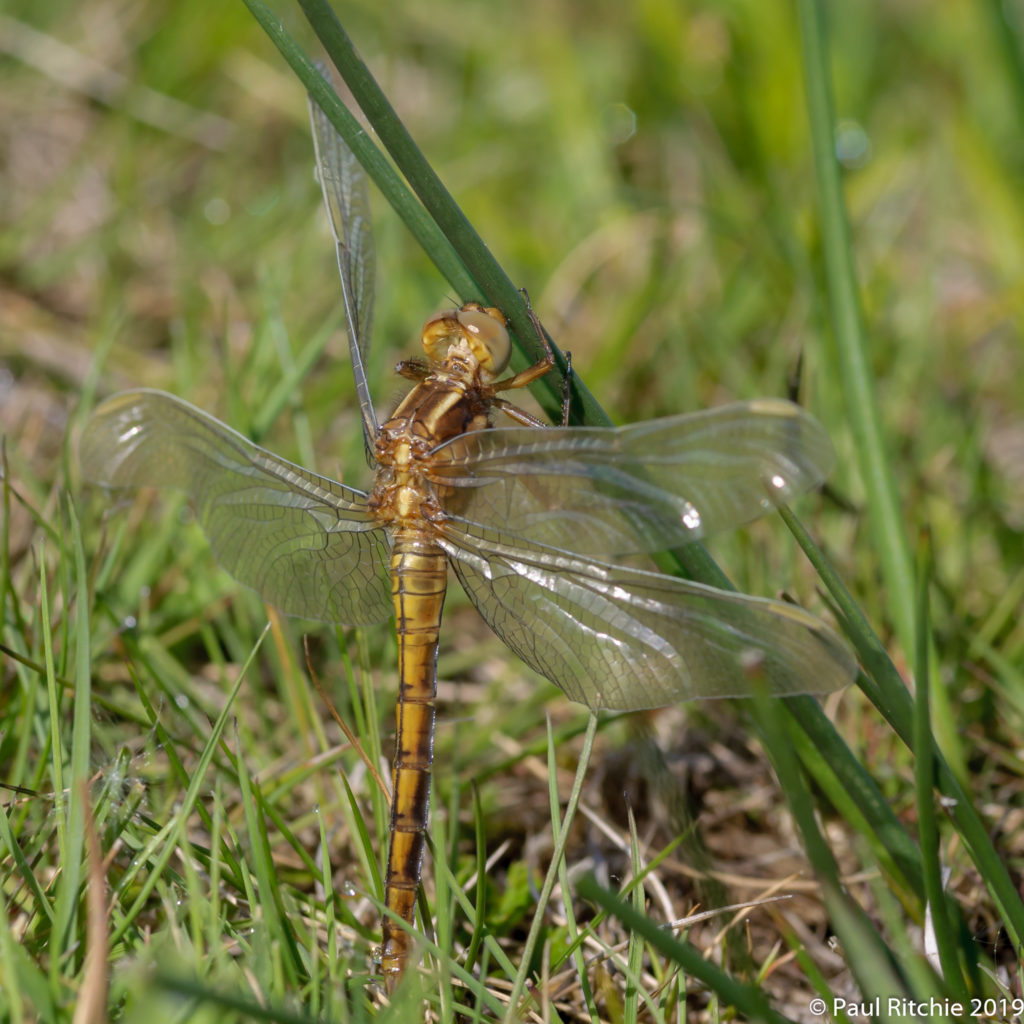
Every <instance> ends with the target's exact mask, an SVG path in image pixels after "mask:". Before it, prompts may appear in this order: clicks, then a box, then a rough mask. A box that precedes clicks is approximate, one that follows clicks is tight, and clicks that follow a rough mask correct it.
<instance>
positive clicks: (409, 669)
mask: <svg viewBox="0 0 1024 1024" xmlns="http://www.w3.org/2000/svg"><path fill="white" fill-rule="evenodd" d="M447 581H448V565H447V561H446V559H445V555H444V552H443V551H442V550H441V549H440V548H439V547H438V546H437V545H436V544H434V543H433V542H432V541H429V540H424V539H422V534H421V532H420V531H418V530H415V529H412V528H399V529H398V530H396V532H395V535H394V538H393V547H392V554H391V593H392V600H393V602H394V608H395V625H396V627H397V633H398V672H399V677H398V678H399V683H398V685H399V690H398V706H397V712H396V717H397V721H398V729H397V736H396V738H395V765H394V791H393V796H392V801H391V848H390V850H389V851H388V869H387V876H386V880H385V889H384V901H385V904H386V905H387V907H388V909H389V910H391V911H393V912H394V913H395V914H397V915H398V916H399V917H401V918H402V920H404V921H407V922H409V923H412V919H413V907H414V904H415V901H416V888H417V885H418V884H419V877H420V863H421V861H422V859H423V847H424V843H425V830H426V826H427V813H428V807H429V799H430V764H431V761H432V759H433V746H434V697H435V695H436V693H437V638H438V632H439V630H440V627H441V609H442V607H443V605H444V593H445V588H446V586H447ZM409 944H410V943H409V936H408V935H407V934H406V933H405V932H404V931H402V929H401V928H400V927H399V926H398V925H397V924H396V923H395V922H394V921H393V920H391V919H390V918H388V917H385V919H384V941H383V943H382V945H381V969H382V971H383V973H384V977H385V981H386V983H387V985H388V987H389V989H390V988H391V987H392V985H393V984H394V983H396V982H397V980H398V977H399V975H400V974H401V972H402V970H403V968H404V966H405V961H406V959H407V957H408V954H409Z"/></svg>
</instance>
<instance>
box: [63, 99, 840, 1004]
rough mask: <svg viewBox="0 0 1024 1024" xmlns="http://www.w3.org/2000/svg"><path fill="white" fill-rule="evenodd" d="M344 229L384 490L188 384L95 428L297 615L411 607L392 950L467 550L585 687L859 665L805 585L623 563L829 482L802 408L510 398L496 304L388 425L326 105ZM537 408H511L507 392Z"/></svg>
mask: <svg viewBox="0 0 1024 1024" xmlns="http://www.w3.org/2000/svg"><path fill="white" fill-rule="evenodd" d="M311 110H312V120H313V137H314V141H315V145H316V153H317V164H318V169H319V176H320V181H321V184H322V187H323V193H324V199H325V202H326V207H327V211H328V214H329V219H330V222H331V225H332V230H333V232H334V234H335V238H336V241H337V252H338V262H339V266H340V270H341V280H342V286H343V298H344V304H345V312H346V316H347V321H348V333H349V341H350V349H351V356H352V364H353V370H354V374H355V382H356V390H357V394H358V399H359V406H360V411H361V416H362V423H363V429H364V432H365V436H366V441H367V446H368V448H369V449H370V451H371V452H372V455H373V458H374V460H375V462H376V466H377V469H376V479H375V483H374V486H373V489H372V491H370V492H369V493H365V492H363V491H360V490H356V489H355V488H353V487H348V486H346V485H344V484H341V483H338V482H337V481H334V480H330V479H327V478H325V477H321V476H318V475H317V474H315V473H312V472H310V471H308V470H306V469H303V468H302V467H300V466H297V465H294V464H292V463H290V462H287V461H286V460H284V459H282V458H280V457H279V456H277V455H273V454H271V453H270V452H268V451H265V450H264V449H262V448H260V447H258V446H257V445H255V444H253V443H252V442H250V441H248V440H247V439H246V438H244V437H243V436H242V435H241V434H238V433H237V432H235V431H234V430H232V429H231V428H230V427H228V426H225V425H224V424H223V423H220V422H219V421H217V420H216V419H214V418H213V417H211V416H208V415H207V414H206V413H204V412H201V411H200V410H198V409H196V408H194V407H192V406H191V405H188V404H187V403H185V402H183V401H181V400H180V399H178V398H176V397H174V396H173V395H169V394H165V393H162V392H158V391H148V390H139V391H130V392H127V393H124V394H120V395H116V396H114V397H113V398H111V399H109V400H107V401H106V402H104V403H103V404H102V405H101V406H100V407H99V408H98V409H97V410H96V411H95V413H94V415H93V416H92V418H91V419H90V420H89V422H88V424H87V426H86V428H85V431H84V433H83V435H82V438H81V443H80V449H79V451H80V459H81V464H82V467H83V475H84V477H85V478H86V479H88V480H91V481H93V482H96V483H100V484H103V485H105V486H108V487H139V486H154V487H173V488H178V489H181V490H183V491H185V492H187V494H188V495H189V497H190V498H191V500H192V502H193V503H194V504H195V506H196V509H197V514H198V519H199V522H200V523H201V525H202V527H203V529H204V530H205V532H206V534H207V536H208V538H209V540H210V543H211V545H212V548H213V551H214V553H215V555H216V557H217V559H218V560H219V561H220V563H221V564H222V565H223V566H224V567H225V568H226V569H227V570H228V572H230V573H231V574H232V575H233V576H234V577H235V578H236V579H237V580H239V581H240V582H241V583H243V584H245V585H247V586H249V587H252V588H253V589H255V590H256V591H258V592H259V594H260V595H261V596H262V597H263V598H264V599H265V600H266V601H267V602H268V603H270V604H271V605H274V606H276V607H277V608H278V609H280V610H281V611H282V612H284V613H286V614H289V615H295V616H300V617H303V618H311V619H318V620H322V621H326V622H332V623H345V624H348V625H356V626H359V625H366V624H370V623H375V622H379V621H382V620H384V619H386V618H388V617H389V616H390V615H392V614H393V615H394V617H395V621H396V630H397V636H398V650H399V680H398V689H399V692H398V704H397V739H396V744H395V761H394V775H393V798H392V814H391V837H390V849H389V853H388V868H387V874H386V888H385V904H386V907H387V909H388V911H390V913H389V914H386V915H385V917H384V921H383V944H382V946H381V950H380V954H381V957H380V959H381V966H382V970H383V973H384V975H385V981H386V984H387V985H388V987H389V988H391V987H393V985H394V984H395V982H396V981H397V978H398V977H399V975H400V974H401V972H402V970H403V969H404V968H405V966H406V963H407V961H408V959H409V956H410V952H411V943H410V936H409V930H410V929H406V928H403V927H401V926H400V925H399V924H398V923H397V921H398V920H400V921H404V922H406V923H407V924H408V925H409V926H410V928H411V925H412V922H413V907H414V902H415V894H416V890H417V887H418V884H419V879H420V866H421V860H422V855H423V848H424V835H425V826H426V819H427V809H428V798H429V785H430V770H431V760H432V744H433V728H434V698H435V690H436V658H437V650H438V635H439V630H440V625H441V608H442V604H443V601H444V596H445V588H446V583H447V573H448V566H449V565H450V566H451V567H452V568H453V569H454V571H455V574H456V576H457V577H458V579H459V581H460V582H461V584H462V586H463V587H464V589H465V591H466V593H467V594H468V595H469V597H470V598H471V600H472V601H473V603H474V604H475V605H476V607H477V608H478V609H479V611H480V614H481V615H482V616H483V617H484V619H485V620H486V621H487V622H488V623H489V625H490V626H491V628H492V629H493V630H494V631H495V633H497V634H498V636H499V637H501V639H502V640H503V641H504V642H505V643H506V644H507V645H508V646H509V647H510V648H511V649H512V650H513V651H514V652H515V653H516V654H517V655H519V657H520V658H521V659H522V660H523V661H524V662H526V664H527V665H529V666H530V667H531V668H533V669H534V670H536V671H537V672H539V673H540V674H541V675H543V676H546V677H547V678H548V679H550V680H551V681H552V682H554V683H555V684H556V685H557V686H559V687H560V688H561V689H562V690H563V691H564V693H565V694H566V695H567V696H568V697H569V698H571V699H572V700H574V701H579V702H580V703H582V704H585V705H587V706H588V707H590V708H593V709H629V710H633V709H640V708H651V707H657V706H661V705H665V704H669V703H672V702H675V701H681V700H689V699H693V698H698V697H730V696H741V695H743V694H745V693H748V692H749V691H750V687H751V679H752V677H754V676H756V677H757V678H759V679H761V680H762V681H763V682H764V683H765V685H766V686H767V687H768V688H769V689H770V691H771V692H772V693H775V694H797V693H818V692H824V691H828V690H832V689H835V688H838V687H840V686H843V685H845V684H846V683H848V682H849V681H850V679H851V678H852V676H853V674H854V671H855V662H854V660H853V658H852V656H851V654H850V653H849V651H848V649H847V647H846V646H845V645H844V643H843V642H842V641H841V640H840V639H839V638H838V637H837V636H836V635H835V634H834V633H833V632H832V631H831V630H830V629H829V628H828V627H827V626H825V625H824V624H823V623H822V622H820V621H819V620H818V619H816V618H814V617H813V616H811V615H809V614H808V613H807V612H805V611H803V610H801V609H800V608H798V607H795V606H793V605H791V604H787V603H783V602H779V601H773V600H767V599H764V598H759V597H750V596H746V595H742V594H737V593H732V592H726V591H722V590H717V589H714V588H711V587H708V586H703V585H701V584H699V583H693V582H688V581H686V580H683V579H678V578H676V577H673V576H669V575H662V574H659V573H656V572H650V571H645V570H641V569H637V568H627V567H625V566H623V565H616V564H615V562H614V559H615V557H616V556H619V555H630V554H637V553H641V554H642V553H645V552H646V553H653V552H656V551H660V550H663V549H666V548H672V547H676V546H678V545H680V544H683V543H686V542H688V541H693V540H695V539H697V538H700V537H703V536H705V535H707V534H709V533H711V532H713V531H718V530H725V529H729V528H732V527H735V526H737V525H739V524H741V523H744V522H747V521H749V520H751V519H754V518H756V517H758V516H760V515H761V514H763V513H764V512H765V511H766V510H768V509H770V508H772V507H773V506H774V504H775V503H777V502H779V501H784V500H787V499H788V498H790V497H791V496H793V495H795V494H799V493H800V492H802V491H806V490H807V489H809V488H811V487H814V486H815V485H817V484H818V483H819V482H820V481H821V480H822V479H823V478H824V476H825V475H826V473H827V471H828V469H829V467H830V465H831V461H832V453H831V447H830V444H829V441H828V438H827V437H826V435H825V432H824V430H823V429H822V427H821V426H820V425H819V424H818V423H817V421H816V420H814V419H813V418H812V417H811V416H810V415H808V414H807V413H806V412H804V411H803V410H802V409H800V408H799V407H798V406H796V405H793V404H791V403H788V402H784V401H776V400H759V401H752V402H746V403H743V404H737V405H728V406H725V407H722V408H717V409H712V410H709V411H705V412H699V413H696V414H691V415H682V416H672V417H669V418H666V419H660V420H654V421H650V422H646V423H638V424H633V425H630V426H625V427H619V428H592V427H566V426H563V427H547V428H544V429H539V428H538V426H537V425H535V424H536V422H537V421H534V420H533V418H532V417H530V416H529V415H527V414H526V413H524V412H522V411H521V410H518V409H517V408H516V407H515V406H514V405H512V404H511V403H509V402H507V401H506V400H505V399H503V398H501V397H499V395H500V393H501V392H504V391H508V390H511V389H514V388H518V387H521V386H523V385H524V384H527V383H529V382H530V381H532V380H534V379H536V378H537V377H539V376H540V375H542V374H543V373H545V372H546V371H547V370H548V369H549V366H550V363H549V361H548V360H544V361H542V362H540V363H537V364H536V365H534V366H533V367H530V368H529V369H527V370H524V371H522V372H521V373H518V374H514V375H511V376H503V374H504V373H505V369H506V366H507V364H508V361H509V338H508V334H507V331H506V329H505V325H504V318H503V317H502V315H501V314H500V313H499V312H498V311H497V310H495V309H493V308H485V307H483V306H480V305H477V304H475V303H470V304H467V305H466V306H463V307H462V308H461V309H458V310H452V311H450V312H448V313H446V314H441V315H439V316H437V317H434V318H432V319H431V320H430V321H428V323H427V325H426V327H425V328H424V332H423V343H424V348H425V351H426V355H427V362H422V361H420V362H410V363H403V364H400V366H399V370H400V372H401V373H402V374H403V375H404V376H406V377H408V378H411V379H412V380H414V381H415V386H414V387H413V388H412V390H411V391H410V392H409V394H408V395H407V396H406V398H405V399H404V400H403V401H402V402H401V404H400V405H399V406H398V408H397V409H396V411H395V412H394V413H393V414H392V415H391V417H390V418H389V419H387V421H386V422H384V423H383V424H379V423H378V421H377V417H376V413H375V411H374V406H373V403H372V401H371V398H370V392H369V388H368V386H367V380H366V373H365V354H366V351H367V346H368V342H369V335H370V321H371V304H372V293H373V274H374V268H373V256H372V241H371V230H370V221H369V202H368V191H367V186H366V181H365V178H364V176H363V174H362V172H361V170H360V168H359V166H358V164H357V163H356V161H355V158H354V156H353V155H352V153H351V151H350V150H349V149H348V147H347V146H346V144H345V143H344V142H343V141H342V140H341V138H340V137H339V136H338V135H337V133H336V132H335V130H334V128H333V127H332V126H331V124H330V122H329V121H328V120H327V119H326V117H325V116H324V115H323V114H322V113H321V111H320V109H319V108H318V107H317V106H316V105H315V104H311ZM495 410H498V411H499V412H501V413H504V414H508V416H510V417H511V418H512V420H513V421H517V425H509V426H503V427H494V426H492V425H491V416H492V413H493V412H494V411H495Z"/></svg>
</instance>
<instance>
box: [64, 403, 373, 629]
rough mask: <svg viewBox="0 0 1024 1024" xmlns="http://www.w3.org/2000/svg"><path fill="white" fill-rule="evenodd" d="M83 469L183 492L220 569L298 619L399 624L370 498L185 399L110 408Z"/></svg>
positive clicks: (109, 479)
mask: <svg viewBox="0 0 1024 1024" xmlns="http://www.w3.org/2000/svg"><path fill="white" fill-rule="evenodd" d="M79 460H80V463H81V466H82V473H83V477H84V478H85V479H86V480H88V481H90V482H92V483H96V484H102V485H103V486H105V487H171V488H176V489H178V490H182V491H184V492H185V493H186V494H187V495H188V496H189V498H191V500H192V502H193V503H194V504H195V506H196V510H197V514H198V518H199V522H200V523H201V525H202V527H203V530H204V531H205V532H206V535H207V537H208V538H209V540H210V544H211V546H212V548H213V553H214V555H215V556H216V557H217V560H218V562H220V564H221V565H222V566H223V567H224V568H225V569H226V570H227V571H228V572H229V573H231V575H232V576H234V577H235V579H237V580H238V581H239V582H240V583H244V584H245V585H246V586H247V587H252V588H253V590H255V591H257V592H258V593H259V594H260V595H261V596H262V597H263V599H264V600H266V601H267V602H268V603H270V604H272V605H274V606H275V607H277V608H279V609H280V610H281V611H282V612H284V613H285V614H287V615H296V616H300V617H302V618H309V619H318V620H320V621H324V622H343V623H346V624H348V625H366V624H369V623H372V622H381V621H383V620H384V619H386V618H387V617H388V616H389V615H390V614H391V599H390V584H389V582H388V569H387V565H388V550H387V541H386V538H385V536H384V532H383V531H382V530H381V529H379V528H378V527H377V524H376V522H375V521H374V520H373V519H372V518H371V517H370V515H369V513H368V511H367V507H366V495H365V494H363V493H362V491H357V490H355V489H353V488H351V487H345V486H344V485H342V484H340V483H337V482H336V481H334V480H329V479H327V478H326V477H321V476H317V475H316V474H315V473H310V472H309V471H308V470H305V469H302V468H301V467H300V466H296V465H293V464H292V463H290V462H286V461H285V460H284V459H282V458H279V457H278V456H276V455H273V454H271V453H270V452H268V451H265V450H264V449H262V448H260V447H258V446H257V445H255V444H253V443H252V442H251V441H249V440H247V439H246V438H244V437H243V436H242V435H241V434H239V433H237V432H236V431H234V430H232V429H231V428H230V427H228V426H225V425H224V424H223V423H221V422H220V421H219V420H216V419H214V418H213V417H212V416H208V415H207V414H206V413H204V412H201V411H200V410H199V409H196V408H195V407H194V406H191V405H189V404H188V403H187V402H183V401H182V400H181V399H180V398H176V397H175V396H174V395H169V394H166V393H164V392H162V391H149V390H139V391H127V392H124V393H123V394H120V395H115V396H114V397H113V398H110V399H108V400H107V401H106V402H104V403H103V404H102V405H100V406H99V407H98V408H97V409H96V411H95V412H94V413H93V415H92V417H91V418H90V419H89V421H88V423H87V424H86V426H85V430H84V432H83V433H82V437H81V441H80V443H79Z"/></svg>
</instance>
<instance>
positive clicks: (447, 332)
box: [421, 309, 465, 363]
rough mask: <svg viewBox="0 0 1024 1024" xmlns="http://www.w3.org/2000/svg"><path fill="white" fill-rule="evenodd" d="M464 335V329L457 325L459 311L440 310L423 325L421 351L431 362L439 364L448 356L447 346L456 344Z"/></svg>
mask: <svg viewBox="0 0 1024 1024" xmlns="http://www.w3.org/2000/svg"><path fill="white" fill-rule="evenodd" d="M464 334H465V329H464V328H463V326H462V324H460V323H459V310H457V309H443V310H440V311H439V312H437V313H435V314H434V315H433V316H432V317H431V318H430V319H429V320H428V321H427V322H426V323H425V324H424V325H423V333H422V336H421V337H422V343H423V350H424V351H425V352H426V353H427V356H428V357H429V359H430V361H431V362H433V363H440V362H442V361H443V360H444V357H445V356H446V355H447V354H448V348H449V346H451V345H456V344H458V342H459V341H460V340H461V338H462V337H463V335H464Z"/></svg>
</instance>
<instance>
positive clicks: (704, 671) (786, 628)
mask: <svg viewBox="0 0 1024 1024" xmlns="http://www.w3.org/2000/svg"><path fill="white" fill-rule="evenodd" d="M441 544H442V547H444V549H445V551H446V553H447V554H448V555H449V557H450V558H451V560H452V564H453V566H454V567H455V572H456V574H457V575H458V577H459V580H460V581H461V582H462V585H463V587H464V588H465V590H466V592H467V593H468V594H469V596H470V598H471V599H472V601H473V603H474V604H475V605H476V606H477V608H478V609H479V611H480V614H481V615H482V616H483V617H484V619H486V621H487V623H488V625H490V627H491V629H493V630H494V632H495V633H497V634H498V636H500V637H501V639H502V640H503V641H504V642H505V643H506V644H507V645H508V646H509V647H510V648H511V649H512V650H513V651H515V652H516V654H518V655H519V657H520V658H522V659H523V661H525V662H526V664H527V665H529V666H530V667H531V668H533V669H534V670H535V671H537V672H539V673H540V674H541V675H543V676H546V677H547V678H548V679H550V680H551V681H552V682H553V683H555V684H556V685H557V686H559V687H560V688H561V689H562V690H563V691H564V692H565V694H566V696H568V697H569V698H570V699H571V700H575V701H578V702H579V703H581V704H586V705H587V706H588V707H591V708H610V709H613V710H636V709H640V708H652V707H661V706H662V705H665V704H671V703H675V702H677V701H681V700H692V699H695V698H698V697H702V698H709V697H740V696H744V695H745V694H749V693H750V691H751V689H752V686H753V680H754V679H759V680H763V681H764V682H765V683H766V684H767V686H768V688H769V689H770V692H772V693H774V694H776V695H780V696H783V695H792V694H798V693H824V692H827V691H831V690H835V689H839V688H840V687H842V686H845V685H847V684H848V683H849V682H850V681H851V680H852V679H853V678H854V676H855V675H856V671H857V664H856V661H855V660H854V658H853V655H852V654H851V653H850V651H849V650H848V648H847V647H846V645H845V644H844V643H843V641H842V640H841V639H840V638H839V637H838V636H837V635H836V634H835V633H833V632H832V630H830V629H829V628H828V627H827V626H826V625H825V624H824V623H822V622H820V621H818V620H817V619H816V618H814V617H813V616H812V615H809V614H808V613H807V612H805V611H803V610H802V609H800V608H797V607H795V606H793V605H788V604H783V603H782V602H780V601H770V600H767V599H765V598H758V597H750V596H747V595H743V594H735V593H732V592H729V591H723V590H716V589H715V588H713V587H707V586H703V585H701V584H699V583H691V582H687V581H685V580H681V579H678V578H676V577H674V576H663V575H660V574H658V573H651V572H643V571H641V570H637V569H625V568H620V567H616V566H612V565H606V564H604V563H601V562H595V561H592V560H590V559H582V558H576V557H574V556H572V555H570V554H569V553H568V552H559V551H554V550H552V549H550V548H544V547H541V546H539V545H524V544H523V543H522V542H521V541H520V540H519V539H518V538H516V539H512V538H508V537H504V536H502V535H501V534H500V533H497V532H495V531H482V530H478V529H476V528H471V529H470V530H466V529H463V528H460V525H459V524H456V523H448V524H446V525H445V526H444V527H443V528H442V538H441Z"/></svg>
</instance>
